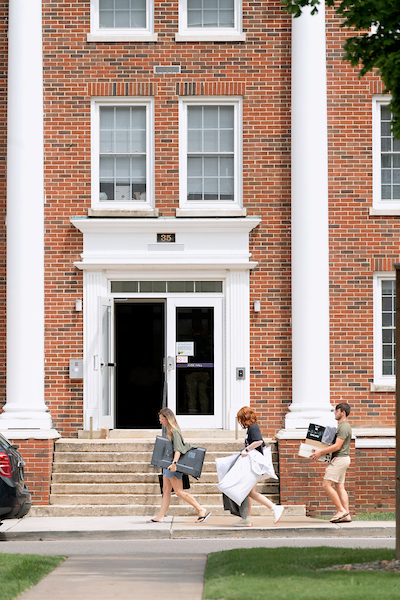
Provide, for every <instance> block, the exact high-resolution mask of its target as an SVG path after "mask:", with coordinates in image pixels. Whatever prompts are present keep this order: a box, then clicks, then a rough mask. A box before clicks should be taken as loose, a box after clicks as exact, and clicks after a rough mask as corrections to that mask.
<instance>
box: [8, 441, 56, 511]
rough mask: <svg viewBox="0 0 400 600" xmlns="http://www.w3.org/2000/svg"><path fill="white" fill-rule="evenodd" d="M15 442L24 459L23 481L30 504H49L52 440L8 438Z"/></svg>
mask: <svg viewBox="0 0 400 600" xmlns="http://www.w3.org/2000/svg"><path fill="white" fill-rule="evenodd" d="M10 441H11V443H12V444H17V446H18V447H19V451H20V452H21V454H22V456H23V458H24V461H25V483H26V487H27V488H28V490H29V492H30V493H31V495H32V504H35V505H38V504H44V505H47V504H49V498H50V482H51V472H52V466H53V453H54V440H19V439H12V440H10Z"/></svg>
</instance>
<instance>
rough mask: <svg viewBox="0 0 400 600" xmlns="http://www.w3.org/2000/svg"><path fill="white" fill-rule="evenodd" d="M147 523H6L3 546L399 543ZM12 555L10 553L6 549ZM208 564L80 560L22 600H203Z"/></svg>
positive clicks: (264, 528) (289, 524)
mask: <svg viewBox="0 0 400 600" xmlns="http://www.w3.org/2000/svg"><path fill="white" fill-rule="evenodd" d="M146 520H147V517H26V518H25V519H22V520H19V521H18V520H10V521H4V522H3V524H2V526H1V528H0V541H3V542H9V543H10V544H11V545H12V541H13V540H15V541H16V540H77V539H82V540H138V543H139V544H140V540H150V539H154V540H156V539H160V540H161V539H204V538H206V539H207V538H208V539H211V538H213V539H215V538H224V539H228V538H231V539H233V538H234V539H238V538H254V539H255V538H267V537H275V538H278V537H279V538H292V537H304V538H312V537H314V538H321V543H322V544H323V540H324V539H327V538H330V539H334V538H337V539H339V538H344V537H346V538H362V537H365V538H367V537H368V538H371V537H375V538H395V536H396V532H395V526H396V524H395V522H394V521H382V522H377V521H353V522H351V523H343V524H341V525H340V524H339V525H336V524H332V523H330V522H329V521H322V520H319V519H311V518H309V517H293V516H285V514H283V516H282V518H281V520H280V522H279V523H278V524H277V525H274V524H273V522H272V518H271V517H254V518H253V527H251V528H243V529H239V528H237V527H234V525H233V523H234V521H236V520H237V518H236V517H233V516H230V515H229V516H216V517H213V516H211V517H210V518H209V519H208V520H207V521H206V522H205V523H204V524H201V525H197V524H196V523H195V516H193V517H168V518H167V519H166V521H165V523H162V524H158V523H147V522H146ZM2 550H3V551H4V546H2ZM206 560H207V556H206V554H205V553H201V551H199V552H198V553H196V554H188V553H186V554H184V553H182V554H177V553H174V554H170V555H167V556H166V555H165V554H157V553H155V554H152V555H151V556H149V555H143V556H139V557H138V556H130V557H126V556H106V557H105V556H76V557H71V558H68V559H67V560H66V561H65V562H64V563H62V564H61V565H60V566H59V567H58V568H57V569H55V570H54V571H52V573H50V574H49V575H48V576H47V577H45V578H44V579H43V580H42V581H41V582H39V583H38V584H37V585H36V586H35V587H34V588H32V589H31V590H29V591H28V592H26V593H25V594H22V596H20V597H19V600H71V599H73V598H76V599H84V600H156V599H157V600H158V599H159V598H163V600H202V599H203V578H204V570H205V565H206Z"/></svg>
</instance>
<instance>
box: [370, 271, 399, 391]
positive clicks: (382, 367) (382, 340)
mask: <svg viewBox="0 0 400 600" xmlns="http://www.w3.org/2000/svg"><path fill="white" fill-rule="evenodd" d="M395 369H396V281H395V278H394V277H393V276H392V275H391V274H390V275H389V274H388V273H375V274H374V384H375V385H378V386H379V385H381V386H394V385H395V380H396V378H395Z"/></svg>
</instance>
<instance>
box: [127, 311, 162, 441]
mask: <svg viewBox="0 0 400 600" xmlns="http://www.w3.org/2000/svg"><path fill="white" fill-rule="evenodd" d="M164 305H165V303H164V302H140V303H139V302H137V303H136V302H129V303H127V302H116V303H115V362H116V369H115V396H116V402H115V427H116V428H117V429H155V428H158V427H159V426H160V425H159V422H158V417H157V414H158V411H159V410H160V409H161V407H162V397H163V384H164V372H163V361H164V356H165V334H164V332H165V317H164V315H165V309H164Z"/></svg>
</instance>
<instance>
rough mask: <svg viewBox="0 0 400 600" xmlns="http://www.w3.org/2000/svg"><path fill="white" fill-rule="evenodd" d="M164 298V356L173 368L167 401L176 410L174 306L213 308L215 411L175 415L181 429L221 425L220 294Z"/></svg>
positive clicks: (222, 408)
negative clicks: (165, 305) (217, 295)
mask: <svg viewBox="0 0 400 600" xmlns="http://www.w3.org/2000/svg"><path fill="white" fill-rule="evenodd" d="M186 296H189V297H179V298H167V311H166V313H167V314H166V323H167V327H166V331H167V344H166V345H167V356H168V358H173V365H174V367H173V368H172V369H169V370H168V371H167V383H168V395H167V404H168V408H170V409H171V410H172V411H173V412H174V413H175V414H176V393H177V389H176V374H177V367H176V309H177V308H178V307H210V308H213V309H214V340H213V343H214V414H213V415H192V416H191V415H177V419H178V422H179V425H180V426H181V427H182V428H184V429H206V428H208V429H222V427H223V422H224V416H225V415H224V409H225V402H224V398H225V394H224V362H223V339H224V335H223V332H224V327H223V298H219V297H204V296H202V297H197V298H194V297H193V296H192V294H187V295H186Z"/></svg>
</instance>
